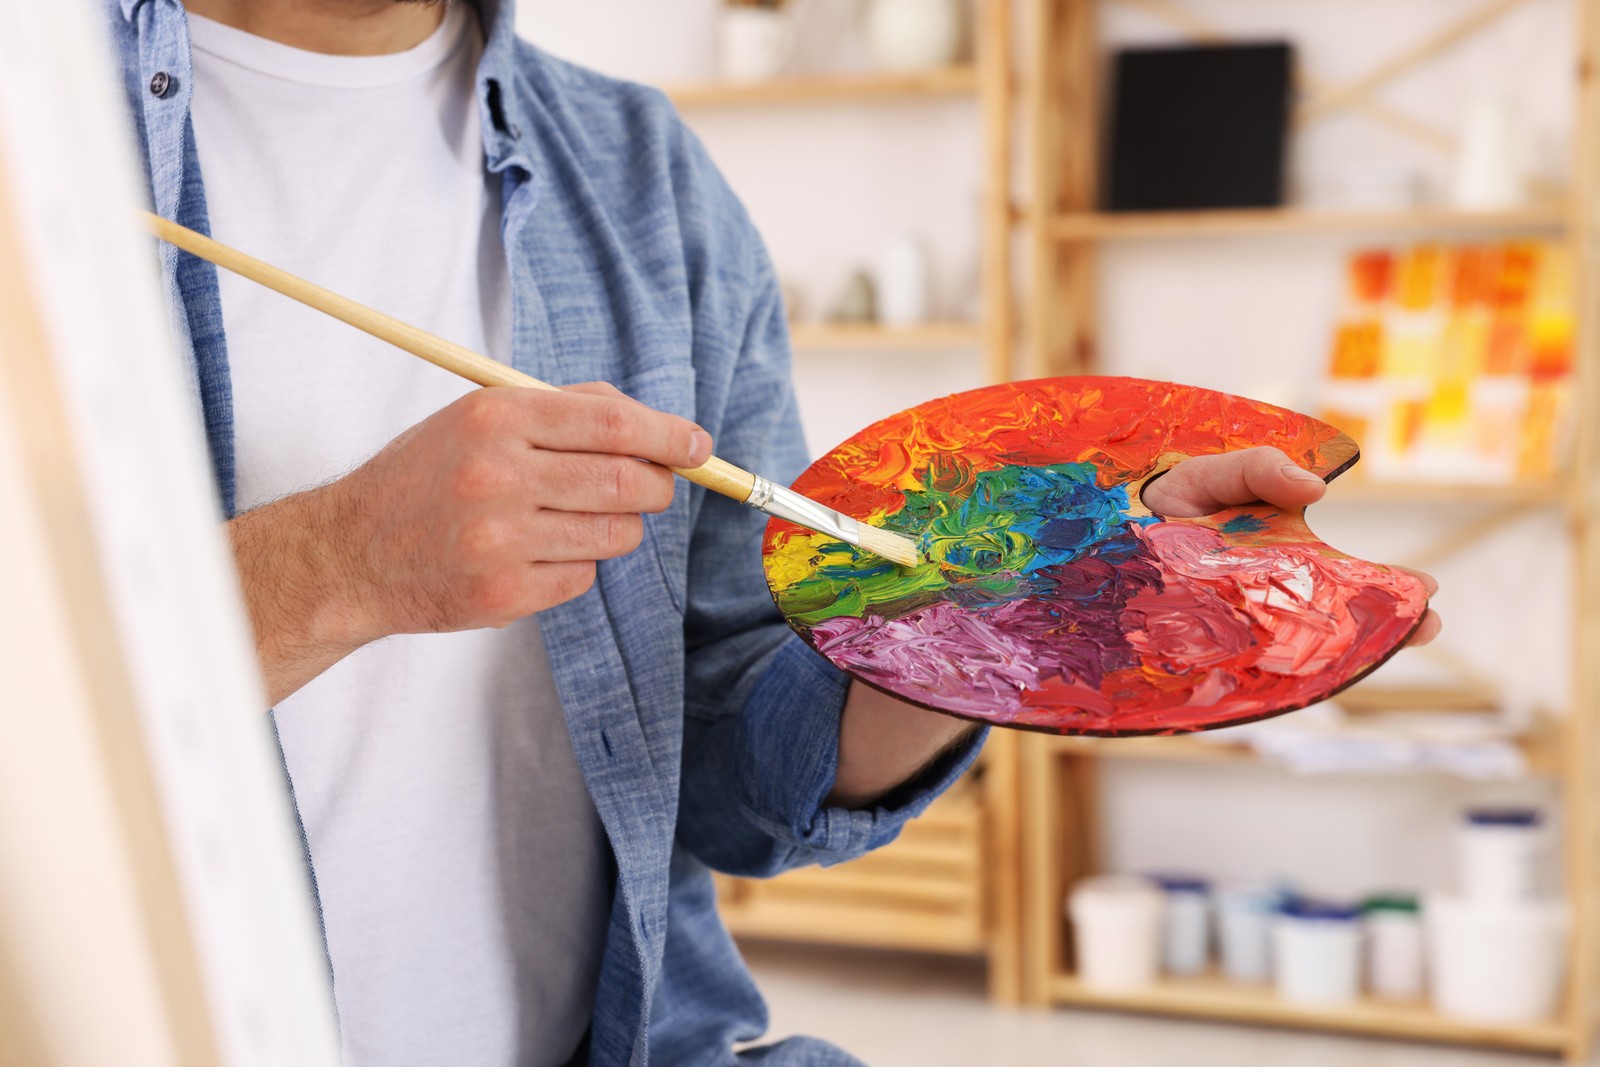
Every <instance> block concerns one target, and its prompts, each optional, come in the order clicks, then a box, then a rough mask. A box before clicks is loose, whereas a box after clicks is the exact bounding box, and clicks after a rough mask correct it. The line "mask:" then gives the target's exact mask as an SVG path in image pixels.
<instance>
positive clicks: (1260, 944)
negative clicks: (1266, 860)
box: [1215, 884, 1281, 983]
mask: <svg viewBox="0 0 1600 1067" xmlns="http://www.w3.org/2000/svg"><path fill="white" fill-rule="evenodd" d="M1280 897H1281V894H1280V893H1278V892H1277V891H1276V890H1273V889H1270V888H1268V887H1266V886H1256V885H1247V884H1233V885H1226V884H1225V885H1222V886H1219V887H1218V888H1217V891H1216V894H1215V898H1216V915H1217V950H1218V954H1219V955H1220V956H1221V957H1222V973H1223V974H1224V975H1226V976H1227V977H1228V978H1229V979H1230V980H1231V981H1235V982H1250V983H1261V982H1265V981H1266V980H1267V979H1268V978H1270V977H1271V976H1272V921H1273V916H1274V915H1275V914H1276V913H1277V910H1278V904H1279V902H1280Z"/></svg>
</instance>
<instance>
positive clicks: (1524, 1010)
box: [1423, 894, 1569, 1024]
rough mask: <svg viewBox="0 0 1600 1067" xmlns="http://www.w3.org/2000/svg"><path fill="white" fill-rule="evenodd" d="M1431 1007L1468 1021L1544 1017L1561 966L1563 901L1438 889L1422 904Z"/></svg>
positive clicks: (1552, 1007)
mask: <svg viewBox="0 0 1600 1067" xmlns="http://www.w3.org/2000/svg"><path fill="white" fill-rule="evenodd" d="M1423 916H1424V922H1425V924H1426V928H1427V944H1428V974H1429V985H1430V987H1431V989H1432V1000H1433V1006H1434V1009H1435V1010H1436V1011H1438V1012H1439V1013H1440V1014H1441V1015H1446V1016H1449V1017H1450V1018H1453V1019H1460V1020H1461V1021H1463V1022H1473V1023H1495V1024H1509V1023H1531V1022H1539V1021H1541V1020H1545V1019H1549V1018H1551V1017H1552V1016H1553V1015H1554V1014H1555V1011H1556V1007H1557V1005H1558V1004H1559V1002H1560V999H1561V986H1562V978H1563V977H1564V975H1565V973H1566V933H1567V925H1568V922H1569V916H1568V911H1567V906H1566V904H1565V903H1564V902H1563V901H1559V900H1538V901H1477V900H1469V899H1466V898H1463V897H1457V896H1449V895H1445V894H1440V895H1437V896H1431V897H1429V898H1428V900H1427V903H1426V905H1425V906H1424V909H1423Z"/></svg>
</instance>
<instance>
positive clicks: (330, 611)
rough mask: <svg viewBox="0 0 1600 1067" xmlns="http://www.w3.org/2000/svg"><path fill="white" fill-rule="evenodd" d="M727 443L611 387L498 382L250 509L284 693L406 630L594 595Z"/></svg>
mask: <svg viewBox="0 0 1600 1067" xmlns="http://www.w3.org/2000/svg"><path fill="white" fill-rule="evenodd" d="M710 455H711V438H710V436H709V435H708V434H706V432H705V431H704V430H701V429H700V428H699V427H697V426H695V425H694V424H693V423H691V422H689V421H687V420H685V419H680V418H678V417H676V416H673V415H667V414H663V413H661V412H658V411H653V410H651V409H650V408H647V407H645V406H644V405H642V404H638V403H635V402H634V401H632V400H629V399H627V398H626V397H624V396H622V394H620V393H618V392H617V391H616V390H615V389H613V388H612V387H610V386H608V385H601V384H596V385H586V386H575V387H573V388H572V389H568V390H561V391H554V392H548V391H543V390H534V389H482V390H477V391H475V392H472V393H469V394H467V395H466V396H464V397H462V398H461V399H460V400H457V401H456V402H455V403H453V404H451V405H450V406H449V407H446V408H445V409H443V410H442V411H439V412H437V413H436V414H434V415H432V416H430V417H429V418H428V419H426V420H424V421H423V422H421V423H419V424H417V425H416V426H413V427H412V428H411V429H409V430H407V431H406V432H405V433H403V434H401V435H400V436H399V437H397V438H396V439H395V440H394V441H392V442H390V443H389V445H387V446H386V447H385V448H384V449H383V450H382V451H381V452H379V453H378V454H377V455H376V456H374V457H373V458H372V459H371V460H369V461H368V462H367V463H366V464H365V465H363V466H362V467H360V468H359V469H357V470H356V471H354V472H353V473H351V474H349V475H347V476H345V477H343V478H341V479H339V480H337V481H335V482H331V483H329V484H328V485H325V486H322V487H320V488H317V489H313V490H310V491H308V492H304V493H297V494H295V495H293V496H290V497H286V498H284V499H282V500H279V501H275V502H274V503H272V504H268V505H265V506H263V507H260V508H257V509H255V510H253V511H250V512H248V513H246V514H244V515H241V516H239V517H238V518H236V519H234V520H233V521H232V522H230V523H229V524H228V525H229V534H230V537H231V539H232V541H233V547H234V554H235V557H236V559H237V561H238V564H239V570H240V574H241V578H242V581H243V585H244V592H245V600H246V604H247V606H248V609H249V612H250V616H251V622H252V623H253V625H254V628H255V633H256V643H257V648H258V652H259V655H260V658H261V662H262V668H263V671H264V673H265V675H266V678H267V685H268V691H269V696H270V698H271V699H272V700H273V701H274V702H276V701H278V700H281V699H282V698H283V697H285V696H287V695H289V694H290V693H292V692H294V691H295V690H297V689H299V688H300V687H301V686H302V685H304V684H305V683H306V682H308V681H310V680H311V679H312V678H314V677H316V676H317V675H318V674H320V673H322V672H323V671H324V670H326V669H327V668H328V667H330V666H332V665H333V664H334V663H336V662H338V660H340V659H342V658H343V657H344V656H346V655H348V654H349V653H350V652H352V651H354V650H355V649H357V648H360V647H361V646H362V645H364V644H367V643H368V642H370V641H375V640H377V639H379V638H382V637H387V636H389V635H391V634H402V633H428V632H443V631H451V630H469V629H476V628H478V627H485V626H505V625H508V624H510V623H511V622H514V621H515V620H517V619H520V618H522V617H523V616H526V615H531V614H533V613H534V612H537V611H542V610H544V609H545V608H548V607H551V606H553V605H556V604H559V603H562V602H563V601H567V600H571V599H573V598H574V597H577V596H580V595H581V594H582V593H584V592H585V591H586V590H587V589H588V588H589V587H590V585H592V584H593V582H594V577H595V563H596V561H598V560H602V559H611V558H613V557H616V556H622V555H625V554H627V553H628V552H631V551H633V549H634V548H636V547H638V545H639V541H640V539H641V537H642V536H643V521H642V519H641V515H642V513H645V512H658V511H662V510H664V509H665V508H666V507H667V506H668V505H669V504H670V503H671V502H672V490H673V484H672V481H673V476H672V474H671V472H669V471H667V470H666V469H665V466H667V465H671V466H677V467H696V466H699V465H700V464H701V463H704V462H705V460H706V459H707V457H709V456H710ZM640 459H647V460H650V461H651V463H641V462H639V460H640ZM652 464H661V466H654V465H652Z"/></svg>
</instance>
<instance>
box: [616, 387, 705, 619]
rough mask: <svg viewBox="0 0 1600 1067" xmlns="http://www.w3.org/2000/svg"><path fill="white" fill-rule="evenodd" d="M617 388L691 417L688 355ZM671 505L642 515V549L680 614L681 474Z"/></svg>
mask: <svg viewBox="0 0 1600 1067" xmlns="http://www.w3.org/2000/svg"><path fill="white" fill-rule="evenodd" d="M617 388H619V389H621V390H622V391H623V392H624V393H626V394H627V395H628V396H630V397H632V398H633V399H635V400H637V401H638V402H639V403H641V404H644V405H646V406H647V407H652V408H655V409H656V410H657V411H666V412H670V413H671V414H673V415H679V416H682V417H683V418H686V419H693V418H694V410H695V396H694V366H693V364H691V363H690V362H689V361H688V360H687V359H677V360H668V361H664V362H660V363H654V364H652V365H650V366H647V367H643V368H640V369H637V370H634V371H632V372H631V373H629V374H627V375H625V376H624V377H623V379H622V381H621V382H619V383H618V385H617ZM673 482H674V484H673V491H672V506H671V507H669V508H668V509H667V510H666V511H663V512H661V513H660V514H658V515H646V516H645V517H644V543H643V544H642V545H641V546H640V550H641V551H646V550H648V551H650V552H652V553H654V555H655V558H656V564H657V566H658V567H659V568H660V570H661V577H662V580H663V581H664V582H665V583H666V587H667V594H668V596H670V597H671V599H672V605H673V607H675V608H676V609H677V610H678V613H679V614H680V615H681V614H682V613H683V610H684V605H685V600H686V596H687V588H688V577H689V491H690V489H692V488H693V487H692V486H691V485H690V484H689V483H688V482H687V481H685V480H684V479H682V478H674V479H673Z"/></svg>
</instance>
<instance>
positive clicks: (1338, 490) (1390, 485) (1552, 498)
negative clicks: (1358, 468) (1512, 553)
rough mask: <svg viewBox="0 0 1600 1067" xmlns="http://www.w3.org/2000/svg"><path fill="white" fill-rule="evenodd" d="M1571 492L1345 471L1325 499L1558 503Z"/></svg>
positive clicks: (1553, 486)
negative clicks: (1390, 478) (1389, 478)
mask: <svg viewBox="0 0 1600 1067" xmlns="http://www.w3.org/2000/svg"><path fill="white" fill-rule="evenodd" d="M1566 492H1567V488H1566V486H1564V485H1562V484H1560V483H1559V482H1525V483H1520V484H1518V483H1509V484H1505V485H1452V484H1448V483H1441V482H1378V481H1371V480H1368V479H1363V478H1352V477H1350V476H1349V475H1345V476H1344V477H1342V478H1336V479H1334V481H1333V482H1332V484H1330V485H1329V486H1328V495H1327V497H1326V498H1325V499H1324V501H1323V503H1338V502H1340V501H1345V502H1348V503H1352V504H1356V503H1374V504H1382V503H1388V502H1391V501H1396V500H1404V501H1409V502H1416V503H1421V502H1435V503H1446V504H1449V503H1483V504H1555V503H1559V502H1560V501H1561V500H1562V499H1563V497H1564V496H1565V494H1566Z"/></svg>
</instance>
